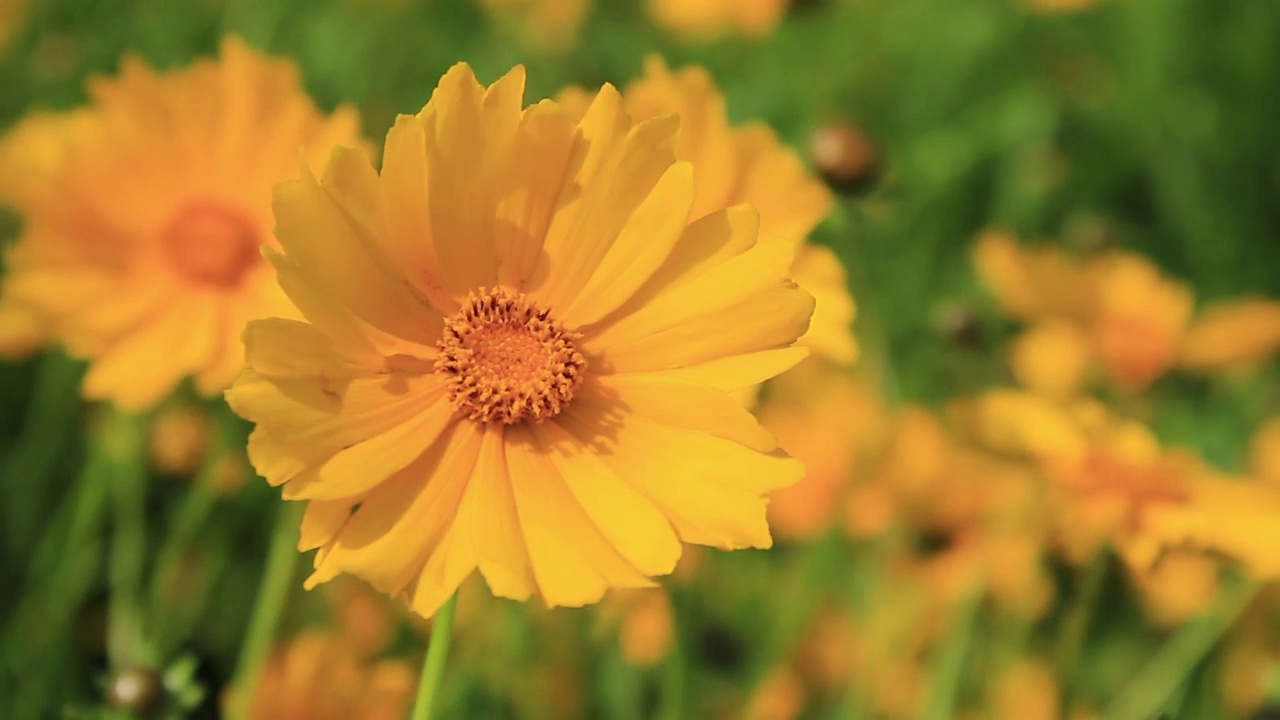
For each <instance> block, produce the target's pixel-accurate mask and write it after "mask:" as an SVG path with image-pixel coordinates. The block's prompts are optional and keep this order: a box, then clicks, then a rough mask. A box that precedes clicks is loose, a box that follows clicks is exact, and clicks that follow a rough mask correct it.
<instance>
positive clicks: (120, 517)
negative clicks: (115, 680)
mask: <svg viewBox="0 0 1280 720" xmlns="http://www.w3.org/2000/svg"><path fill="white" fill-rule="evenodd" d="M103 414H104V417H102V418H100V420H99V421H100V422H101V428H100V430H99V432H100V433H101V436H100V437H101V438H102V440H101V448H100V449H101V452H102V453H103V455H104V457H105V458H106V461H107V464H108V468H109V470H108V472H109V474H110V486H111V518H112V520H111V525H112V527H111V556H110V560H109V565H108V572H109V575H110V585H111V602H110V606H109V609H108V612H109V615H108V624H107V655H108V657H110V658H111V662H112V664H113V665H116V666H120V665H124V664H131V663H139V662H141V663H145V662H146V661H147V660H148V658H143V657H140V655H141V654H142V650H143V641H142V640H143V633H142V612H141V599H142V576H143V568H144V566H145V565H146V559H147V558H146V546H147V535H146V521H147V518H146V502H147V471H146V465H145V461H144V459H143V453H142V445H143V439H144V438H145V436H146V423H145V421H144V419H143V418H141V417H139V416H136V415H128V414H125V413H122V412H120V411H119V410H116V409H115V408H109V409H104V413H103Z"/></svg>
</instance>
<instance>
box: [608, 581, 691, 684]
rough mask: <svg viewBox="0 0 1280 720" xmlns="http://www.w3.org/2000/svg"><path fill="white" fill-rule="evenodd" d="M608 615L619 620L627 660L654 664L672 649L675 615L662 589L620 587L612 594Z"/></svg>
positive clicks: (619, 646) (623, 650)
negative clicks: (673, 615)
mask: <svg viewBox="0 0 1280 720" xmlns="http://www.w3.org/2000/svg"><path fill="white" fill-rule="evenodd" d="M606 603H608V604H607V605H606V606H605V608H604V609H605V611H606V613H605V614H606V615H608V616H609V617H610V619H611V620H613V621H615V622H616V623H617V627H618V648H619V650H621V651H622V656H623V657H624V658H626V659H627V662H629V663H631V664H632V665H636V666H638V667H653V666H655V665H657V664H658V663H659V662H661V661H662V659H663V658H665V657H666V656H667V653H668V652H670V651H671V644H672V641H673V639H674V630H675V628H674V618H673V617H672V612H671V600H670V599H669V598H668V597H667V594H666V593H665V592H663V591H662V590H657V589H649V590H620V591H617V592H614V593H610V594H609V598H608V600H606Z"/></svg>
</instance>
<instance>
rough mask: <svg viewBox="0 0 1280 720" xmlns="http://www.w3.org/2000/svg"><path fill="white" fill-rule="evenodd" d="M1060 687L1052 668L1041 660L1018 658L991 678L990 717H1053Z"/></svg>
mask: <svg viewBox="0 0 1280 720" xmlns="http://www.w3.org/2000/svg"><path fill="white" fill-rule="evenodd" d="M1060 697H1061V690H1060V688H1059V687H1058V678H1057V677H1056V676H1055V675H1054V672H1053V669H1052V668H1051V667H1050V666H1049V665H1048V664H1046V663H1045V662H1044V661H1042V660H1038V659H1034V658H1021V659H1019V660H1016V661H1014V662H1013V663H1012V664H1011V665H1010V666H1009V667H1007V668H1005V669H1004V670H1003V671H1001V673H1000V674H999V676H998V679H997V680H996V682H995V689H994V694H993V698H992V705H991V710H992V717H994V718H997V719H998V720H1057V718H1058V717H1059V712H1058V708H1059V699H1060Z"/></svg>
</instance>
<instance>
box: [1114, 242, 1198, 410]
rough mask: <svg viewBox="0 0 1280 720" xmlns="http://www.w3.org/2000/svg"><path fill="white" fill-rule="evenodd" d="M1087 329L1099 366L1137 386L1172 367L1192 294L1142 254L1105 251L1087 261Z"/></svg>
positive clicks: (1118, 380) (1117, 380)
mask: <svg viewBox="0 0 1280 720" xmlns="http://www.w3.org/2000/svg"><path fill="white" fill-rule="evenodd" d="M1089 270H1090V273H1091V280H1092V284H1091V287H1092V288H1093V297H1092V306H1093V307H1092V310H1093V312H1092V323H1091V328H1090V329H1091V332H1092V333H1093V336H1094V343H1095V346H1096V347H1097V354H1098V359H1099V360H1100V361H1101V364H1102V368H1103V371H1104V372H1105V373H1106V374H1107V376H1108V378H1109V379H1110V380H1111V381H1112V382H1114V383H1115V384H1116V385H1118V386H1120V387H1123V388H1126V389H1129V390H1142V389H1145V388H1146V387H1147V386H1148V385H1150V384H1151V382H1152V381H1153V380H1155V379H1156V378H1157V377H1159V376H1160V375H1162V374H1163V373H1164V372H1165V371H1166V370H1168V369H1169V368H1170V367H1172V366H1173V364H1174V361H1175V360H1176V359H1177V354H1178V348H1179V346H1180V345H1181V344H1182V336H1183V333H1184V332H1185V331H1186V328H1187V324H1188V322H1189V321H1190V318H1191V308H1192V305H1193V303H1194V297H1193V296H1192V293H1191V290H1190V289H1189V288H1187V287H1186V286H1184V285H1182V284H1179V283H1176V282H1173V281H1171V280H1168V279H1166V278H1164V277H1163V276H1161V274H1160V271H1159V269H1157V268H1156V267H1155V266H1154V265H1152V264H1151V263H1150V262H1148V261H1147V260H1145V259H1144V258H1141V257H1138V256H1137V255H1132V254H1129V253H1119V252H1116V253H1109V254H1107V255H1105V256H1103V257H1100V258H1097V259H1096V260H1095V261H1094V262H1092V263H1090V267H1089Z"/></svg>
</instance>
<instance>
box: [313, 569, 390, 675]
mask: <svg viewBox="0 0 1280 720" xmlns="http://www.w3.org/2000/svg"><path fill="white" fill-rule="evenodd" d="M329 590H330V592H331V593H332V595H331V598H332V603H333V613H334V617H335V619H336V623H335V624H336V626H337V630H338V635H339V636H340V638H341V640H342V643H343V645H345V646H347V647H350V648H351V649H352V652H355V653H357V654H358V655H363V656H364V657H374V656H376V655H377V654H378V653H380V652H382V651H383V650H385V649H386V648H387V646H388V645H389V644H390V643H391V639H392V638H393V637H394V636H395V631H396V626H397V624H398V617H397V614H398V613H397V611H396V609H395V608H392V607H391V604H390V603H389V602H388V601H387V598H386V597H385V596H383V595H379V594H378V593H376V592H374V591H372V590H371V589H369V586H367V585H365V584H363V583H359V582H356V581H355V580H353V579H350V578H343V579H342V580H340V581H338V582H334V583H330V584H329ZM406 614H407V613H406Z"/></svg>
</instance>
